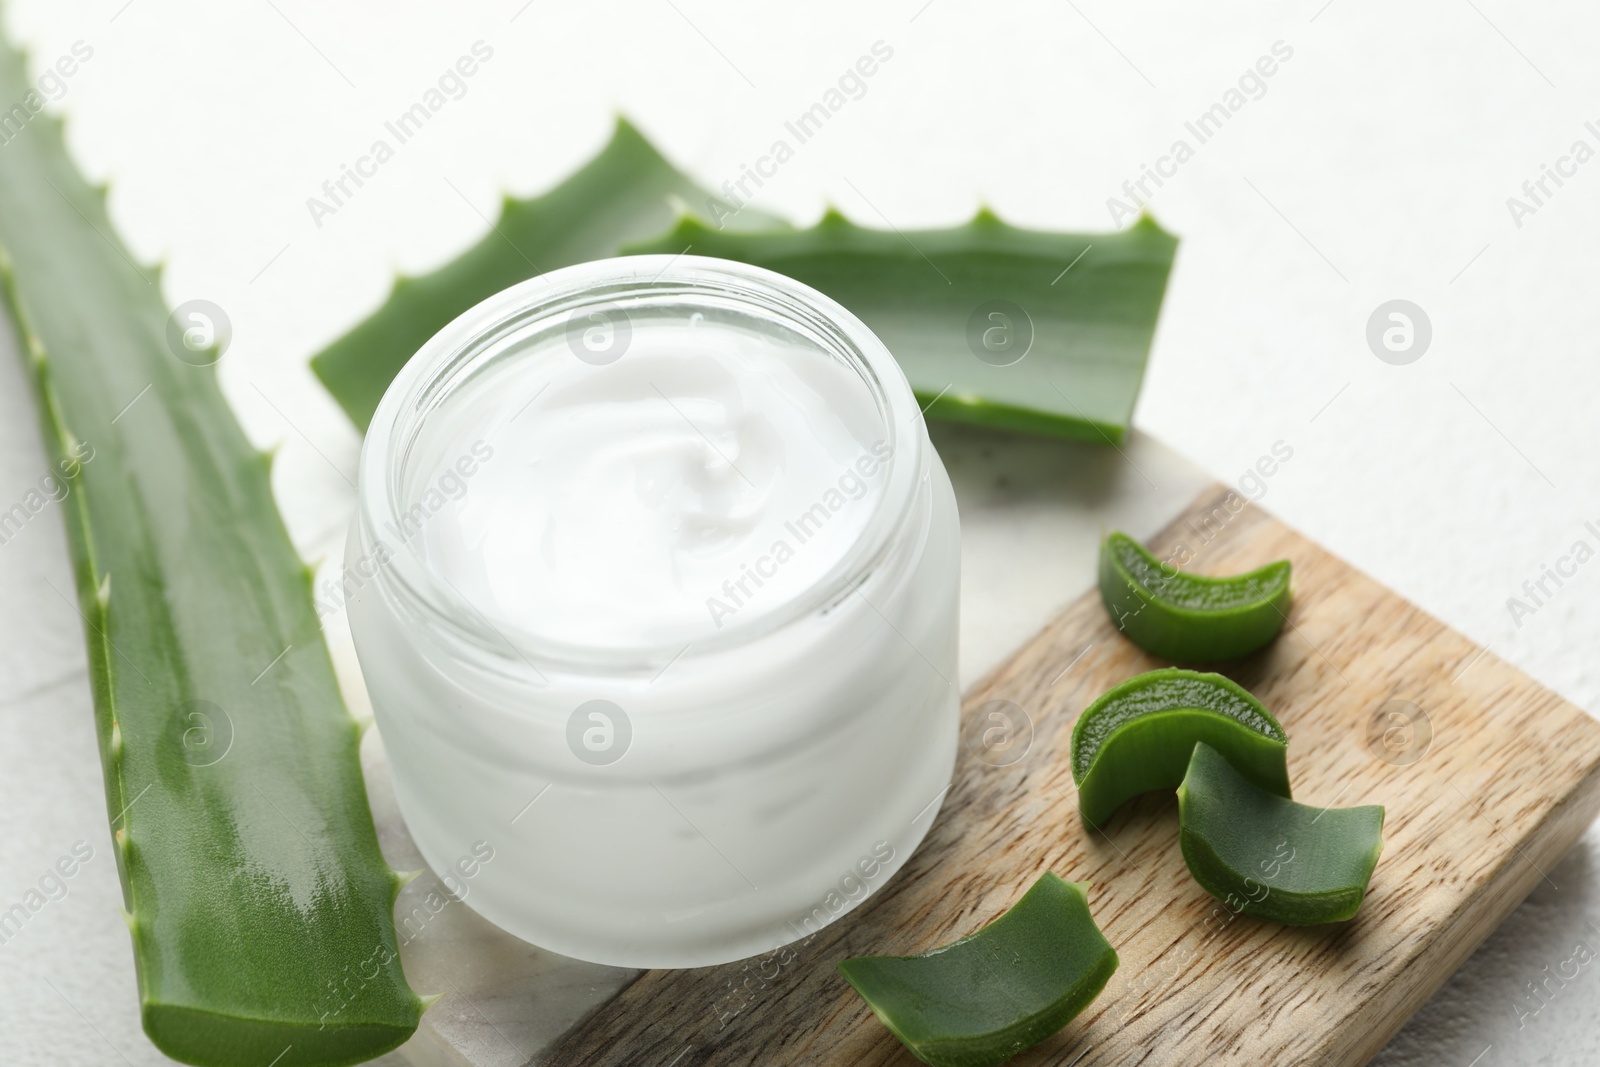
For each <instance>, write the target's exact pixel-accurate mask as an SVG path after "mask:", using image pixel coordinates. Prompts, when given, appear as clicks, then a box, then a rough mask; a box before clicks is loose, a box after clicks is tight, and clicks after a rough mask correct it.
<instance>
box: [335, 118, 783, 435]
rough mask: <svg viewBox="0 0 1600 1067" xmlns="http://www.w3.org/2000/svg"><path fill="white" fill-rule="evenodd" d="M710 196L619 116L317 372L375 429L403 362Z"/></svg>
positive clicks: (752, 222)
mask: <svg viewBox="0 0 1600 1067" xmlns="http://www.w3.org/2000/svg"><path fill="white" fill-rule="evenodd" d="M708 199H709V197H708V194H707V193H706V192H705V191H704V190H702V189H700V188H699V187H698V186H696V185H695V184H694V183H693V182H692V181H690V180H689V179H688V178H686V177H684V175H683V174H681V173H679V171H678V170H677V169H676V168H675V167H673V165H672V164H671V163H669V162H667V160H666V159H664V158H662V156H661V154H660V153H659V152H657V151H656V150H655V148H653V147H652V146H651V145H650V142H648V141H646V140H645V139H644V137H643V136H641V135H640V133H639V131H638V130H636V129H634V128H633V126H632V125H631V124H630V123H629V122H628V121H627V120H625V119H621V118H619V119H618V120H617V128H616V131H615V132H614V133H613V134H612V137H611V141H610V143H609V144H607V145H606V147H605V148H604V149H602V150H601V152H600V154H599V155H598V156H596V157H595V158H594V159H592V160H590V161H589V162H588V163H587V164H585V165H584V166H583V168H582V169H580V170H579V171H577V173H575V174H573V175H572V176H571V177H570V178H568V179H567V180H566V181H564V182H562V183H561V184H560V185H558V186H556V187H555V188H554V189H552V190H550V191H549V192H547V193H545V194H544V195H542V196H537V197H533V198H531V199H527V200H518V199H514V198H512V197H506V198H505V199H504V200H503V201H502V203H501V205H500V217H499V218H498V219H497V220H495V223H494V227H493V229H491V230H490V231H489V233H488V234H487V235H486V236H485V237H484V238H483V240H481V241H479V242H478V243H477V244H476V245H474V246H473V247H471V248H469V249H468V250H467V251H465V252H463V253H462V254H461V255H460V256H458V257H456V258H455V259H454V260H452V261H451V262H450V263H448V264H446V265H445V266H443V267H441V268H439V269H438V270H436V271H434V272H433V273H431V274H425V275H422V276H419V277H401V278H398V279H396V280H395V283H394V289H393V291H392V292H391V293H390V294H389V299H388V300H387V301H385V303H384V304H383V306H382V307H380V308H378V310H377V311H374V312H373V313H372V314H371V315H370V316H369V317H368V318H366V319H364V320H363V321H362V322H360V323H359V324H357V325H356V326H355V327H354V328H353V329H352V330H351V331H350V332H349V333H347V334H345V335H344V336H343V337H341V338H339V339H338V340H337V341H335V342H333V343H332V344H331V345H329V346H328V347H327V348H325V349H324V350H323V351H322V352H320V353H318V354H317V355H316V356H315V357H313V359H312V360H311V369H312V370H313V371H315V372H316V375H317V377H318V378H320V379H322V384H323V385H325V386H327V387H328V391H329V392H330V393H332V394H333V397H334V399H335V400H337V401H338V403H339V406H340V407H342V408H344V410H345V413H346V414H348V415H349V416H350V418H351V420H352V421H354V422H355V424H356V425H357V426H358V427H360V428H361V429H362V430H365V429H366V428H367V423H369V422H371V421H372V413H373V412H374V411H376V410H377V407H378V401H379V400H380V399H381V398H382V397H383V392H384V390H385V389H387V388H388V387H389V383H390V382H391V381H393V380H394V376H395V375H396V374H398V373H400V368H401V367H403V366H405V364H406V361H407V360H409V359H410V358H411V356H412V355H413V354H414V353H415V352H416V351H417V349H419V348H421V347H422V344H423V342H424V341H426V340H427V339H428V338H430V337H432V336H433V335H434V334H436V333H438V332H439V330H440V329H441V328H443V327H444V326H446V325H447V324H448V323H449V322H450V321H451V320H452V319H454V318H455V317H456V316H457V315H460V314H461V313H462V312H463V311H466V310H467V309H468V308H470V307H472V306H473V305H474V304H477V303H478V302H479V301H481V300H484V299H486V298H488V297H491V296H493V295H494V294H495V293H498V292H499V291H500V290H502V289H505V288H507V287H509V286H512V285H515V284H516V283H517V282H520V281H525V280H526V279H528V278H532V277H533V276H535V275H537V274H543V273H544V272H546V271H551V270H555V269H556V268H557V267H566V266H570V265H572V264H574V263H584V262H587V261H588V260H592V259H606V258H609V257H611V256H614V255H616V254H617V252H618V249H620V248H621V247H622V246H623V245H624V244H626V243H628V242H630V241H638V240H642V239H643V238H645V237H649V236H652V235H655V234H658V233H660V232H662V231H663V230H665V229H667V228H668V227H669V226H671V225H672V220H673V219H674V218H676V217H677V216H678V214H680V213H681V212H682V211H683V210H685V209H686V208H687V207H688V206H690V205H695V204H703V203H704V202H706V201H707V200H708ZM729 224H730V225H731V226H737V227H745V226H750V227H759V228H761V229H772V228H774V227H781V226H782V225H783V224H782V223H781V222H780V221H779V220H777V219H775V218H773V217H772V216H770V215H765V214H763V213H761V212H759V211H756V210H754V209H752V208H745V209H743V210H741V211H739V212H738V213H736V214H734V215H732V216H731V217H730V220H729ZM683 250H684V248H683V246H682V245H679V246H678V247H677V248H674V249H673V250H672V251H673V252H674V253H678V252H682V251H683Z"/></svg>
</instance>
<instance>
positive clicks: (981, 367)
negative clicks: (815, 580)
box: [623, 211, 1178, 444]
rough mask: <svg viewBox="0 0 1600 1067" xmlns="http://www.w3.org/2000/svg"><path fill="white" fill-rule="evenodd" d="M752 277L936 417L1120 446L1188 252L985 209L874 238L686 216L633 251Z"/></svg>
mask: <svg viewBox="0 0 1600 1067" xmlns="http://www.w3.org/2000/svg"><path fill="white" fill-rule="evenodd" d="M685 246H693V248H694V251H695V254H696V255H700V256H719V257H721V258H723V259H734V260H739V261H740V262H744V263H753V264H755V265H756V266H758V267H766V268H768V269H770V270H775V271H777V272H778V273H780V274H787V275H788V276H789V277H791V278H795V279H797V280H799V281H802V282H805V283H806V284H807V285H810V286H813V287H814V288H816V289H820V290H821V291H822V292H824V293H826V294H828V295H829V296H831V297H833V298H834V299H835V300H837V301H839V303H841V304H843V305H844V306H845V307H847V308H849V309H850V310H851V311H853V312H855V313H856V314H857V315H859V316H860V317H861V318H862V320H863V321H865V322H866V324H867V325H868V326H870V327H872V329H873V331H874V332H876V333H877V335H878V336H879V337H881V338H882V339H883V342H884V343H885V344H886V345H888V346H889V351H891V352H893V353H894V356H895V359H896V360H897V361H898V362H899V364H900V367H901V369H902V370H904V371H905V372H906V377H907V378H909V379H910V380H911V387H912V388H913V389H914V390H915V391H916V393H917V398H918V399H919V400H920V401H922V403H923V404H925V405H927V413H928V414H929V415H933V416H936V417H940V418H947V419H956V420H960V421H963V422H975V423H982V424H986V425H991V426H1001V427H1005V428H1007V429H1014V430H1027V431H1030V432H1034V433H1047V434H1056V435H1059V436H1062V437H1071V438H1077V439H1079V440H1084V441H1090V442H1093V443H1095V444H1104V443H1106V442H1111V443H1119V442H1121V440H1122V438H1123V436H1124V435H1125V434H1126V432H1127V428H1128V420H1129V418H1130V417H1131V415H1132V413H1133V402H1134V400H1136V399H1137V398H1138V395H1139V385H1140V383H1141V381H1142V380H1143V378H1144V366H1145V360H1146V358H1147V357H1148V356H1149V353H1150V341H1151V338H1152V337H1153V335H1154V333H1155V328H1156V316H1157V314H1158V313H1159V312H1160V310H1161V297H1162V294H1163V292H1165V290H1166V285H1167V274H1168V272H1169V271H1170V270H1171V268H1172V257H1173V254H1174V253H1175V251H1176V250H1177V246H1178V241H1177V238H1175V237H1173V236H1172V235H1171V234H1169V233H1166V232H1165V231H1163V230H1162V229H1161V227H1159V226H1157V225H1156V224H1155V222H1154V221H1153V220H1152V219H1150V218H1148V217H1144V218H1141V219H1140V220H1139V221H1138V223H1136V224H1135V225H1133V226H1131V227H1129V228H1128V229H1126V230H1122V231H1120V232H1118V233H1096V234H1072V233H1041V232H1038V231H1033V230H1023V229H1018V228H1017V227H1015V226H1008V225H1006V224H1005V223H1003V222H1001V221H1000V220H999V219H998V218H996V217H995V216H994V215H993V214H991V213H989V212H988V211H980V212H979V213H978V215H977V217H976V218H974V219H973V220H972V221H971V222H970V223H968V224H967V225H965V226H958V227H955V228H953V229H946V230H918V231H913V232H910V233H901V232H900V231H898V230H869V229H863V228H862V227H859V226H855V225H852V224H851V223H850V222H848V221H846V220H845V218H844V217H843V216H842V215H840V214H838V213H837V212H832V211H830V212H829V213H828V214H826V215H825V216H823V218H822V221H821V222H819V223H818V224H817V225H816V226H814V227H812V228H811V229H809V230H792V231H785V232H780V233H729V232H727V231H721V230H716V229H713V228H712V227H711V226H709V225H707V224H706V223H704V222H702V221H700V220H698V219H694V218H685V219H682V220H680V221H679V223H678V226H677V228H676V229H675V230H673V231H672V232H671V233H669V234H666V235H664V236H662V237H660V238H658V239H656V240H654V241H649V242H646V243H644V244H637V245H632V246H630V247H628V248H625V249H624V250H623V251H625V252H679V251H682V250H683V248H684V247H685Z"/></svg>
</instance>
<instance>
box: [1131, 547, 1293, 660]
mask: <svg viewBox="0 0 1600 1067" xmlns="http://www.w3.org/2000/svg"><path fill="white" fill-rule="evenodd" d="M1290 570H1291V564H1290V563H1289V561H1288V560H1286V559H1281V560H1278V561H1277V562H1276V563H1269V564H1267V565H1266V566H1265V567H1262V568H1260V569H1259V570H1253V571H1250V572H1249V573H1248V574H1239V575H1234V576H1232V577H1228V578H1207V577H1204V576H1202V575H1198V574H1186V573H1184V572H1183V571H1180V570H1176V569H1174V568H1172V567H1169V566H1167V565H1166V564H1165V563H1162V562H1161V561H1160V560H1158V559H1156V557H1154V556H1152V555H1151V554H1150V553H1149V552H1147V551H1145V549H1144V546H1143V545H1141V544H1139V542H1137V541H1135V540H1134V539H1133V538H1131V537H1129V536H1128V535H1127V534H1125V533H1117V532H1113V533H1112V534H1110V535H1109V536H1107V537H1106V539H1105V540H1104V541H1103V542H1101V544H1100V597H1101V599H1102V600H1104V601H1105V605H1106V610H1107V611H1109V612H1110V613H1111V618H1112V619H1113V620H1114V621H1115V622H1116V624H1117V627H1118V629H1120V630H1121V631H1122V632H1123V633H1125V634H1127V635H1128V638H1129V640H1131V641H1132V642H1133V643H1134V644H1136V645H1138V646H1139V647H1140V648H1142V649H1144V650H1145V651H1146V652H1152V653H1154V654H1155V655H1157V656H1165V657H1166V658H1167V659H1174V660H1178V661H1180V662H1184V663H1207V662H1211V661H1213V660H1222V659H1232V658H1233V657H1235V656H1243V655H1245V654H1246V653H1250V652H1254V651H1255V650H1256V649H1258V648H1260V647H1261V646H1262V645H1264V644H1266V643H1267V642H1268V641H1271V640H1272V639H1273V638H1274V637H1276V636H1277V635H1278V631H1279V630H1281V629H1283V624H1284V620H1285V618H1286V616H1287V615H1288V612H1289V575H1290Z"/></svg>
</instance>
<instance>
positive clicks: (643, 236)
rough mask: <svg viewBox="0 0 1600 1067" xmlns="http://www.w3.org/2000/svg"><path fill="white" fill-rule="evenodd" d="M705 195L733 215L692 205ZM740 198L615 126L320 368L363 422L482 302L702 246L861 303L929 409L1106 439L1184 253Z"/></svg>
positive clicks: (987, 220)
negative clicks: (880, 222)
mask: <svg viewBox="0 0 1600 1067" xmlns="http://www.w3.org/2000/svg"><path fill="white" fill-rule="evenodd" d="M674 208H676V209H678V210H677V212H676V215H677V218H678V221H677V223H676V225H674V224H673V218H674V215H675V212H674ZM701 208H706V209H707V210H706V214H708V215H714V216H716V217H719V218H720V219H721V225H720V226H712V225H711V224H710V223H708V222H705V221H703V220H701V219H700V218H698V217H696V216H695V215H694V214H692V213H691V212H693V211H695V210H698V209H701ZM729 210H730V208H729V206H728V203H727V201H717V202H716V203H715V204H713V203H712V200H711V198H709V197H708V196H707V195H706V194H705V193H704V192H702V191H699V190H697V189H696V187H695V186H694V184H693V183H692V182H690V181H689V179H687V178H685V177H684V176H683V175H682V174H680V173H679V172H678V171H677V170H675V169H674V168H673V167H672V165H671V164H670V163H668V162H667V161H666V160H665V159H663V158H662V157H661V156H660V154H658V153H657V152H656V151H655V149H653V148H652V147H651V146H650V145H649V143H648V142H646V141H645V140H644V138H643V137H641V136H640V135H639V134H638V132H637V131H635V130H634V129H633V128H632V127H631V126H629V125H628V124H627V123H625V122H622V123H619V124H618V127H617V132H616V135H615V137H613V139H612V141H611V143H610V144H609V145H608V146H607V147H606V149H605V150H604V151H603V152H601V153H600V155H599V156H597V157H596V158H595V159H594V160H593V161H591V162H590V163H589V164H588V165H587V166H585V167H584V168H583V169H582V170H580V171H578V172H577V173H576V174H574V175H573V176H572V177H571V178H569V179H568V180H567V181H565V182H563V183H562V184H561V185H560V186H558V187H557V188H556V189H554V190H553V191H551V192H550V193H547V194H546V195H544V196H542V197H539V198H536V199H533V200H511V199H508V200H506V201H505V203H504V205H503V206H502V209H501V215H500V218H499V220H498V221H497V222H496V223H495V226H494V229H493V230H492V231H491V232H490V233H489V234H488V236H486V237H485V238H484V239H483V240H482V241H481V242H480V243H479V244H478V245H476V246H474V247H473V248H471V249H469V250H468V251H467V252H465V253H464V254H463V255H462V256H461V257H460V258H459V259H457V260H455V261H454V262H453V263H451V264H449V265H448V266H446V267H444V268H442V269H440V270H438V271H436V272H434V273H433V274H429V275H427V276H425V277H421V278H402V279H400V280H399V281H397V282H396V283H395V288H394V292H393V294H392V295H391V297H390V298H389V300H388V302H387V303H385V304H384V305H383V307H381V308H379V309H378V311H376V312H375V313H374V314H373V315H372V316H371V317H370V318H368V319H366V320H365V321H364V322H362V323H361V324H359V325H358V326H356V327H355V328H354V329H353V330H351V331H350V332H349V333H348V334H346V335H345V336H344V337H342V338H340V339H339V340H338V341H336V342H334V343H333V344H332V345H331V346H329V347H328V349H327V350H325V351H324V352H322V353H321V354H320V355H318V356H317V357H316V358H315V359H313V360H312V367H313V369H315V371H316V372H317V375H318V376H319V377H320V378H321V379H322V381H323V383H324V384H325V385H327V387H328V389H329V391H331V392H332V393H333V395H334V397H335V399H337V400H338V402H339V403H340V405H341V406H343V407H344V409H345V411H347V412H348V413H349V414H350V417H351V418H352V419H354V420H355V422H356V424H357V425H358V426H361V427H365V426H366V424H367V422H368V421H369V420H370V419H371V417H372V412H373V410H374V409H375V408H376V407H377V405H378V399H379V398H380V397H381V396H382V395H383V391H384V389H386V388H387V387H388V385H389V382H390V381H391V380H392V379H393V378H394V376H395V374H397V373H398V372H399V370H400V368H401V367H402V366H403V365H404V364H405V362H406V360H407V359H409V358H410V357H411V354H412V353H414V352H415V351H416V350H417V349H418V348H420V347H421V346H422V343H423V342H424V341H426V340H427V339H428V338H429V337H431V336H432V335H433V334H434V333H435V332H436V331H438V329H439V328H440V327H442V326H444V325H445V324H447V323H448V322H450V320H451V319H453V318H455V317H456V316H457V315H459V314H461V313H462V312H463V311H465V310H467V309H468V308H470V307H471V306H472V305H474V304H476V303H477V302H478V301H480V300H483V299H484V298H485V297H488V296H491V295H493V294H494V293H496V292H499V291H500V290H501V289H504V288H506V287H508V286H510V285H514V284H515V283H517V282H519V281H522V280H524V279H526V278H531V277H533V276H534V275H535V274H538V273H541V272H543V271H547V270H552V269H554V268H556V267H563V266H567V265H569V264H572V263H578V262H582V261H585V260H589V259H601V258H604V257H607V256H613V255H617V254H619V253H623V252H666V253H670V254H674V255H676V254H678V253H680V252H684V251H692V252H693V253H694V254H695V255H702V256H718V257H721V258H724V259H733V260H739V261H742V262H746V263H753V264H756V265H757V266H762V267H768V268H770V269H772V270H775V271H778V272H779V273H781V274H787V275H789V276H790V277H792V278H797V279H799V280H800V281H803V282H806V283H807V284H809V285H812V286H814V287H816V288H818V289H820V290H822V291H823V292H825V293H827V294H828V295H829V296H832V297H833V298H834V299H836V300H838V301H839V302H840V303H841V304H844V305H845V306H846V307H848V308H849V309H850V310H852V311H854V312H855V313H856V314H858V315H860V316H861V317H862V318H863V319H864V320H866V323H867V325H869V326H871V327H872V328H873V329H874V330H875V331H877V333H878V335H879V336H880V337H882V338H883V340H884V342H885V343H886V344H887V345H888V346H889V349H890V351H892V352H893V353H894V355H895V358H896V359H898V360H899V361H900V365H901V367H902V368H904V370H905V372H906V376H907V377H908V378H910V379H911V385H912V387H913V388H914V389H915V390H916V392H917V395H918V396H919V397H920V398H921V400H922V402H923V403H924V404H925V405H929V406H928V414H930V415H934V416H938V417H942V418H949V419H958V420H962V421H967V422H977V423H984V424H989V425H995V426H1003V427H1007V428H1010V429H1018V430H1027V431H1032V432H1038V433H1049V434H1057V435H1060V436H1064V437H1072V438H1077V439H1081V440H1087V441H1092V442H1096V443H1103V442H1112V443H1120V442H1121V440H1122V438H1123V436H1124V435H1125V434H1126V432H1127V428H1128V423H1129V419H1130V418H1131V416H1132V413H1133V404H1134V401H1135V400H1136V399H1137V398H1138V395H1139V386H1140V384H1141V382H1142V381H1143V378H1144V368H1145V362H1146V360H1147V359H1148V357H1149V353H1150V343H1151V340H1152V338H1153V336H1154V333H1155V326H1156V317H1157V315H1158V313H1159V312H1160V309H1161V299H1162V295H1163V294H1164V292H1165V290H1166V284H1167V275H1168V274H1169V273H1170V271H1171V268H1172V259H1173V255H1174V254H1175V252H1176V249H1177V239H1176V238H1174V237H1172V236H1171V235H1170V234H1168V233H1166V232H1164V231H1163V230H1162V229H1161V228H1160V227H1159V226H1157V225H1156V224H1155V223H1154V222H1153V221H1151V220H1150V219H1148V218H1145V219H1141V220H1140V221H1139V222H1138V223H1137V224H1136V225H1134V226H1132V227H1130V228H1129V229H1127V230H1123V231H1121V232H1118V233H1104V234H1070V233H1043V232H1039V231H1033V230H1024V229H1019V228H1017V227H1014V226H1008V225H1006V224H1005V223H1003V222H1001V221H1000V220H999V219H997V218H996V217H995V216H994V215H992V214H990V213H989V212H980V213H979V214H978V216H977V217H976V218H974V219H973V220H972V222H970V223H968V224H967V225H965V226H959V227H955V228H953V229H944V230H929V231H919V232H914V233H900V232H898V231H887V230H873V229H864V228H862V227H858V226H854V225H852V224H850V223H849V222H847V221H846V220H845V219H844V218H843V216H841V215H839V214H837V213H835V212H829V213H828V214H827V215H826V216H824V218H823V219H822V221H821V222H820V223H819V224H818V225H816V226H814V227H812V228H811V229H808V230H794V229H792V228H789V227H786V226H782V225H779V224H776V223H775V222H774V221H773V220H772V219H770V218H768V217H766V216H762V215H759V214H757V213H755V212H753V211H752V210H750V209H748V208H745V209H742V210H740V211H738V212H735V213H733V214H732V215H731V216H728V215H727V212H728V211H729Z"/></svg>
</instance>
